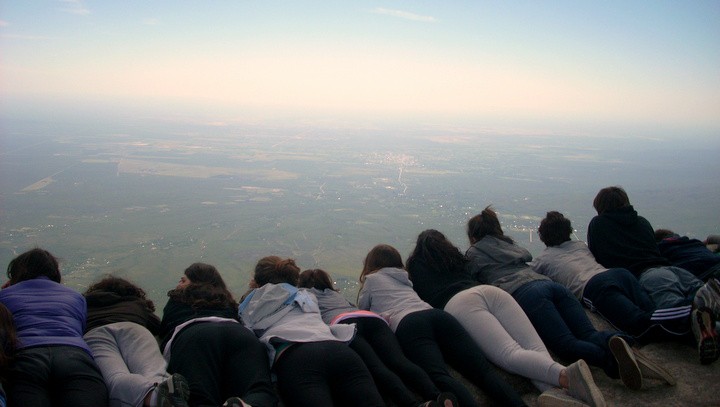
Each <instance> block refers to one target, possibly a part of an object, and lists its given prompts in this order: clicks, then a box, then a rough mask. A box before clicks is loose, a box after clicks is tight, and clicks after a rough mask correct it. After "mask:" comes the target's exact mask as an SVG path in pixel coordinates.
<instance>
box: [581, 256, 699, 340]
mask: <svg viewBox="0 0 720 407" xmlns="http://www.w3.org/2000/svg"><path fill="white" fill-rule="evenodd" d="M583 300H584V301H585V304H586V305H589V306H590V309H591V310H593V311H597V312H598V313H599V314H600V315H602V316H603V318H605V319H607V320H608V321H609V322H610V323H611V324H612V325H613V326H614V327H617V328H618V329H620V330H622V331H625V332H627V333H629V334H631V335H633V337H635V338H642V340H643V341H653V340H658V339H664V338H668V337H672V336H682V335H684V334H687V332H688V331H689V329H690V325H689V322H690V306H689V303H688V306H674V307H671V308H659V307H656V306H655V303H654V302H653V300H652V298H651V297H650V295H649V294H648V292H647V290H645V289H644V288H643V287H642V286H641V285H640V282H639V281H638V279H637V277H635V275H633V274H632V273H630V272H629V271H628V270H626V269H622V268H613V269H610V270H607V271H605V272H602V273H599V274H597V275H595V276H594V277H593V278H591V279H590V280H589V281H588V282H587V284H586V285H585V290H584V291H583ZM655 327H658V328H660V329H653V328H655ZM668 334H669V335H670V336H668Z"/></svg>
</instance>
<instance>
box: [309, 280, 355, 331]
mask: <svg viewBox="0 0 720 407" xmlns="http://www.w3.org/2000/svg"><path fill="white" fill-rule="evenodd" d="M308 291H309V292H311V293H313V294H314V295H315V298H317V302H318V306H319V307H320V314H322V319H323V321H325V323H326V324H330V322H332V320H333V319H335V317H337V316H338V315H340V314H343V313H346V312H353V311H357V310H358V307H356V306H354V305H352V304H351V303H350V302H348V300H346V299H345V297H343V295H342V294H340V293H339V292H337V291H335V290H331V289H329V288H326V289H324V290H318V289H317V288H308Z"/></svg>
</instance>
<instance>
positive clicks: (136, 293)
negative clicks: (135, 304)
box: [83, 276, 155, 311]
mask: <svg viewBox="0 0 720 407" xmlns="http://www.w3.org/2000/svg"><path fill="white" fill-rule="evenodd" d="M96 291H106V292H112V293H115V294H117V295H119V296H121V297H134V298H139V299H141V300H145V304H146V306H147V307H148V309H150V311H155V304H154V303H153V302H152V301H151V300H149V299H147V294H145V290H143V289H142V288H140V287H138V286H136V285H135V284H133V283H131V282H130V281H128V280H125V279H124V278H120V277H115V276H107V277H105V278H103V279H102V280H100V281H98V282H97V283H95V284H93V285H91V286H90V287H88V289H87V290H85V293H84V294H83V295H84V296H86V297H87V296H88V294H92V293H94V292H96Z"/></svg>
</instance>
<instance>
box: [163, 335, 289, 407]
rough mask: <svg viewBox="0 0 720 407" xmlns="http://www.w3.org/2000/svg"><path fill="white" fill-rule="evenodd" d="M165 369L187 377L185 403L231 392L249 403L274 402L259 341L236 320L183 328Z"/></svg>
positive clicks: (212, 401) (218, 399) (215, 400)
mask: <svg viewBox="0 0 720 407" xmlns="http://www.w3.org/2000/svg"><path fill="white" fill-rule="evenodd" d="M168 372H169V373H180V374H181V375H183V376H185V378H186V379H187V380H188V383H189V385H190V403H189V404H190V405H191V406H198V405H215V406H219V405H220V404H222V403H223V402H225V400H226V399H228V398H229V397H233V396H236V397H240V398H241V399H243V400H244V401H245V402H247V403H248V404H250V405H252V406H258V407H265V406H268V407H270V406H275V405H276V404H277V395H276V394H275V390H274V388H273V385H272V381H271V380H270V365H269V361H268V356H267V351H266V350H265V346H264V345H263V344H262V343H260V341H259V340H258V339H257V338H256V337H255V335H254V334H253V333H252V332H250V330H249V329H247V328H245V327H244V326H242V325H241V324H239V323H235V322H199V323H196V324H192V325H190V326H187V327H185V328H183V330H182V331H180V333H179V334H178V335H177V336H176V337H175V339H174V340H173V343H172V349H171V354H170V363H169V364H168Z"/></svg>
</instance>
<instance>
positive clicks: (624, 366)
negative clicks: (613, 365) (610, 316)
mask: <svg viewBox="0 0 720 407" xmlns="http://www.w3.org/2000/svg"><path fill="white" fill-rule="evenodd" d="M610 351H611V352H612V354H613V356H615V360H617V363H618V370H619V371H620V379H621V380H622V382H623V384H624V385H625V387H627V388H628V389H633V390H639V389H640V388H641V387H642V374H641V373H640V366H638V363H637V361H636V360H635V354H633V351H632V349H630V345H628V343H627V342H625V340H624V339H623V338H621V337H619V336H617V335H615V336H613V337H612V338H610Z"/></svg>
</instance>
